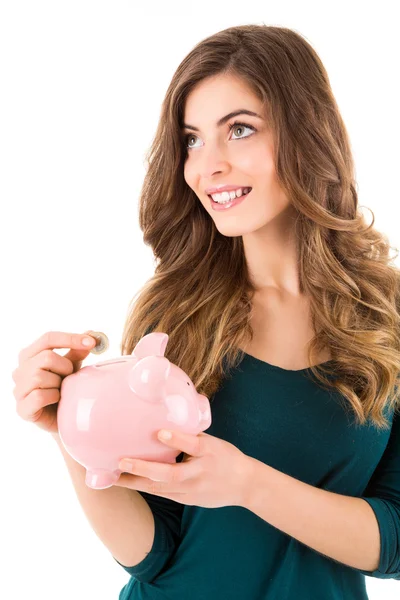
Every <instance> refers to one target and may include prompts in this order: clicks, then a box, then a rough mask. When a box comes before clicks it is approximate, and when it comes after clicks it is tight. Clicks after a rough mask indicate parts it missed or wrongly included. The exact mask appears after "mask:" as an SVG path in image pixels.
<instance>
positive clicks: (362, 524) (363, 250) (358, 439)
mask: <svg viewBox="0 0 400 600" xmlns="http://www.w3.org/2000/svg"><path fill="white" fill-rule="evenodd" d="M148 158H149V168H148V171H147V173H146V177H145V181H144V184H143V189H142V192H141V196H140V200H139V224H140V227H141V229H142V231H143V240H144V243H145V244H146V245H147V246H150V247H151V248H152V250H153V252H154V256H155V257H156V259H157V267H156V271H155V274H154V276H153V277H152V278H151V279H150V280H149V281H148V282H146V284H145V285H144V286H143V288H142V289H141V290H139V292H138V294H137V295H138V298H137V300H136V301H132V305H131V307H130V310H129V315H128V318H127V320H126V323H125V327H124V333H123V340H122V343H121V353H122V354H131V352H132V350H133V349H134V347H135V345H136V344H137V342H138V341H139V340H140V339H141V338H142V337H143V335H145V334H146V333H149V332H150V331H162V332H166V333H168V336H169V341H168V347H167V349H166V352H165V356H166V358H167V359H168V360H169V361H171V362H172V363H174V364H176V365H178V366H179V367H180V368H182V369H183V370H184V371H185V372H186V373H187V374H188V376H189V377H190V378H191V379H192V381H193V383H194V385H195V387H196V390H197V392H198V393H201V394H204V395H206V396H207V397H208V398H209V399H210V404H211V408H212V425H211V427H210V428H209V430H207V435H208V436H210V438H211V439H212V440H215V438H218V439H219V440H220V441H222V440H223V441H225V442H226V443H227V444H230V445H231V446H233V447H234V448H235V449H237V450H240V452H242V453H243V454H244V455H246V456H247V457H250V458H251V459H253V460H256V461H258V466H257V473H258V475H257V477H256V478H254V479H253V480H252V483H251V484H249V486H250V485H251V486H252V494H251V496H252V501H251V502H249V503H243V505H241V506H237V505H234V506H232V505H228V506H221V507H219V508H218V510H212V509H210V508H206V507H203V506H197V505H195V506H190V505H185V506H182V504H180V503H179V500H178V499H177V498H175V500H174V499H172V496H171V498H161V497H159V496H158V495H157V493H154V494H152V493H150V492H149V489H150V488H142V490H144V489H147V492H146V491H142V492H141V493H142V495H143V497H144V498H145V500H146V501H147V502H148V504H149V506H150V508H151V510H152V512H153V515H154V520H155V534H154V543H153V546H152V548H151V551H150V552H149V553H148V555H147V556H146V558H145V559H144V560H143V561H142V562H141V563H139V564H137V565H122V566H123V567H124V568H125V570H126V571H127V572H128V573H129V574H130V575H131V576H132V581H131V583H130V585H129V586H127V587H126V588H125V589H124V591H123V593H122V594H121V596H120V600H139V598H148V599H149V600H150V599H151V600H164V598H167V597H168V598H186V597H188V596H189V597H190V598H191V600H200V598H205V597H207V598H210V600H211V599H213V598H230V599H231V600H236V598H237V599H239V598H240V599H241V598H249V599H250V598H251V599H252V598H257V599H260V600H275V599H276V598H279V599H280V600H290V599H292V598H296V599H297V600H306V599H307V600H308V599H309V598H311V597H315V598H317V597H319V598H324V599H325V600H334V599H336V598H339V597H346V600H363V599H367V594H366V589H365V577H364V576H365V575H370V576H372V577H378V578H395V579H399V578H400V558H399V557H400V552H399V540H400V468H399V465H400V450H399V449H400V429H399V419H398V418H397V419H396V414H395V413H396V410H398V409H399V408H400V394H399V390H398V385H397V384H398V381H399V373H400V318H399V313H400V285H399V284H400V271H399V269H398V268H396V266H395V265H394V264H393V262H392V261H393V257H390V255H389V253H390V250H391V246H390V245H389V243H388V241H387V239H386V236H385V235H384V234H382V233H380V232H379V231H377V229H376V228H374V227H373V223H372V225H368V224H367V222H366V220H365V218H364V216H363V213H362V211H361V210H360V209H359V207H358V197H357V189H356V188H357V184H356V182H355V179H354V164H353V157H352V153H351V145H350V141H349V138H348V135H347V131H346V127H345V124H344V122H343V119H342V117H341V115H340V112H339V109H338V106H337V103H336V101H335V98H334V96H333V93H332V90H331V87H330V84H329V78H328V75H327V72H326V70H325V68H324V66H323V64H322V62H321V60H320V58H319V57H318V55H317V53H316V52H315V50H314V49H313V48H312V46H311V45H310V44H309V43H308V42H307V41H306V40H305V39H304V38H303V37H302V36H301V35H300V34H298V33H297V32H295V31H293V30H290V29H287V28H283V27H273V26H265V25H243V26H238V27H231V28H229V29H225V30H224V31H220V32H218V33H216V34H214V35H212V36H210V37H208V38H206V39H205V40H202V41H201V42H200V43H199V44H197V45H196V46H195V47H194V48H193V50H192V51H191V52H190V53H189V54H188V56H187V57H185V58H184V60H183V61H182V63H181V64H180V65H179V66H178V68H177V70H176V72H175V74H174V75H173V78H172V81H171V83H170V85H169V87H168V89H167V92H166V96H165V99H164V102H163V105H162V112H161V118H160V122H159V124H158V128H157V132H156V135H155V139H154V142H153V144H152V146H151V148H150V151H149V154H148ZM249 189H250V193H247V194H246V190H249ZM237 190H238V191H237ZM210 196H211V197H210ZM212 196H214V198H212ZM352 419H354V422H352ZM224 450H226V446H225V444H221V445H220V452H221V454H222V452H223V451H224ZM230 450H232V448H230ZM186 451H187V449H186ZM208 456H209V457H210V456H211V457H212V454H211V453H210V454H209V455H208ZM188 460H191V458H190V457H189V459H188ZM219 464H222V461H221V462H220V461H219V460H216V459H215V460H213V459H212V458H211V459H210V458H208V460H207V459H205V460H203V461H201V469H202V473H203V477H201V476H200V477H199V479H198V481H197V487H196V486H195V485H194V481H193V482H192V483H193V486H191V487H192V488H193V498H197V499H199V498H203V497H204V488H203V487H202V486H204V485H207V481H208V482H209V481H213V482H214V484H213V489H214V491H216V485H217V484H216V483H215V482H216V481H218V482H219V483H221V482H223V483H224V482H226V481H227V480H228V481H233V479H232V478H231V479H230V476H231V475H232V473H228V474H225V475H226V476H225V475H224V476H223V477H222V476H221V477H220V478H217V479H213V478H212V476H211V475H210V472H211V473H212V472H213V469H218V465H219ZM247 464H249V463H247ZM142 467H143V465H142ZM173 467H174V465H173ZM261 467H262V468H261ZM160 471H161V472H163V471H164V470H163V469H162V468H161V469H160ZM142 472H143V473H145V472H151V473H153V471H151V470H149V471H145V470H143V471H142ZM184 472H186V473H187V472H188V469H169V470H168V473H167V475H168V476H169V475H171V476H172V474H173V473H184ZM154 474H155V477H156V478H157V475H158V474H159V471H157V473H154ZM164 474H165V473H164ZM126 481H128V480H126ZM131 481H132V480H131ZM136 481H137V482H138V485H139V480H136ZM271 481H273V482H274V485H275V487H276V488H279V489H275V490H272V489H271V487H270V484H271ZM230 486H233V483H229V484H228V487H230ZM257 486H258V488H257ZM225 487H226V486H225ZM317 488H320V489H317ZM151 489H153V491H154V492H156V491H157V490H158V491H159V490H160V488H159V487H156V486H154V487H153V488H151ZM231 492H232V489H229V490H228V491H227V497H228V498H232V495H231ZM344 494H348V496H345V495H344ZM225 500H226V497H225ZM228 501H229V500H228ZM269 501H270V502H271V503H269ZM198 502H201V501H200V500H198ZM245 509H246V510H245ZM297 516H298V518H297ZM270 525H273V527H271V526H270ZM339 529H340V535H339V536H338V535H336V533H337V531H338V530H339ZM132 535H133V536H134V532H132ZM375 567H377V568H375ZM367 569H368V570H367ZM215 573H218V577H215Z"/></svg>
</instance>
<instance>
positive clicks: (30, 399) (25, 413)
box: [16, 388, 60, 421]
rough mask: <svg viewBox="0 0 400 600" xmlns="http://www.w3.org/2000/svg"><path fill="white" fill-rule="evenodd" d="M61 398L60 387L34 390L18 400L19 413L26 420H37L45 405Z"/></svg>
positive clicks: (17, 408) (54, 402)
mask: <svg viewBox="0 0 400 600" xmlns="http://www.w3.org/2000/svg"><path fill="white" fill-rule="evenodd" d="M59 399H60V390H58V389H54V388H52V389H49V390H33V392H31V393H30V394H28V395H27V396H26V397H25V398H24V399H23V400H22V401H21V400H19V401H17V406H16V410H17V414H18V415H19V416H20V417H21V418H22V419H24V420H25V421H36V420H37V419H38V418H39V417H40V413H41V412H43V408H44V407H45V406H49V405H50V404H56V403H57V402H58V401H59ZM54 410H56V408H55V409H54Z"/></svg>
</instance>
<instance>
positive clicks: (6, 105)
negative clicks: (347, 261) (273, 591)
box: [0, 0, 400, 600]
mask: <svg viewBox="0 0 400 600" xmlns="http://www.w3.org/2000/svg"><path fill="white" fill-rule="evenodd" d="M396 4H397V3H396V2H395V1H393V2H388V1H386V2H385V1H380V2H379V3H372V2H370V3H369V2H361V1H360V2H338V1H335V2H330V3H328V2H317V1H315V2H310V1H309V2H305V1H302V2H297V1H296V2H295V1H294V2H288V1H285V0H280V1H279V2H274V3H272V2H266V1H263V2H252V1H250V0H247V1H246V2H244V3H240V6H239V3H238V5H236V4H234V3H231V2H229V3H228V2H223V3H218V2H215V1H213V2H207V1H203V2H201V3H197V2H188V1H187V0H186V1H183V2H171V1H169V2H167V3H164V2H161V1H160V2H158V3H157V2H149V1H147V2H145V3H143V4H142V3H138V2H133V1H131V2H127V1H126V0H120V1H116V0H114V1H113V2H111V1H107V2H105V1H101V0H96V1H88V0H79V1H77V0H69V1H68V2H67V1H57V0H53V1H47V2H45V1H43V0H35V1H34V2H32V1H25V2H22V1H18V0H8V1H4V0H3V1H2V2H1V3H0V86H1V93H0V153H1V154H0V199H1V215H0V217H1V218H0V227H1V229H0V244H1V247H0V256H1V280H2V284H1V290H2V291H1V294H0V302H1V310H0V318H1V319H2V322H1V332H2V333H3V340H4V343H3V346H2V349H1V361H2V366H3V368H2V369H1V372H0V378H1V381H0V385H1V403H2V407H3V413H2V418H1V428H2V430H1V432H0V434H1V435H0V439H1V460H2V463H1V466H2V469H1V496H0V503H1V510H0V515H1V540H2V541H1V546H0V548H1V553H2V557H1V563H0V564H1V572H2V575H1V579H0V597H1V598H4V599H5V600H20V599H21V600H22V599H24V598H40V599H41V600H54V599H55V598H57V600H70V599H71V598H75V599H76V600H83V599H89V598H90V599H94V598H96V599H97V598H98V599H100V600H112V599H115V600H117V599H118V595H119V591H120V589H121V588H122V587H123V585H124V584H125V583H126V582H127V581H128V580H129V575H128V573H126V572H125V571H124V570H123V569H122V568H121V567H120V566H119V565H118V564H117V563H116V562H115V561H114V560H113V558H112V557H111V555H110V553H109V552H108V550H107V549H106V548H105V547H104V546H103V545H102V543H101V542H100V541H99V539H98V538H97V536H96V535H95V533H94V532H93V531H92V529H91V527H90V526H89V524H88V521H87V520H86V517H85V516H84V514H83V511H82V509H81V507H80V504H79V503H78V501H77V498H76V495H75V492H74V490H73V487H72V483H71V481H70V479H69V475H68V472H67V469H66V466H65V463H64V461H63V458H62V456H61V453H60V452H59V450H58V447H57V445H56V443H55V442H54V440H53V439H52V438H51V437H50V436H49V434H47V433H46V432H44V431H42V430H40V429H38V428H37V427H35V426H34V425H32V424H30V423H28V422H26V421H23V420H22V419H21V418H20V417H18V416H17V414H16V410H15V405H16V402H15V399H14V396H13V393H12V390H13V388H14V382H13V380H12V377H11V373H12V371H13V370H14V369H15V368H16V366H17V355H18V353H19V351H20V350H21V349H22V348H23V347H25V346H27V345H29V344H31V343H32V342H33V341H34V340H35V339H37V338H38V337H39V336H40V335H42V334H43V333H44V332H46V331H49V330H59V331H67V332H77V333H78V332H79V333H80V332H83V331H85V330H87V329H94V330H101V331H104V332H106V333H107V335H108V336H109V339H110V342H111V346H110V349H109V350H108V352H107V354H106V355H102V357H101V358H102V359H106V358H112V357H114V356H118V355H119V344H120V339H121V335H122V328H123V324H124V321H125V318H126V314H127V309H128V304H129V301H130V300H131V298H132V296H133V295H134V294H135V293H136V292H137V290H138V288H139V287H140V286H141V285H142V284H143V283H144V282H145V281H146V280H147V279H148V278H149V277H150V276H151V275H152V273H153V271H154V263H153V257H152V254H151V251H150V249H149V248H147V247H145V246H144V244H143V241H142V234H141V231H140V230H139V226H138V213H137V211H138V195H139V190H140V187H141V184H142V181H143V177H144V174H145V162H144V161H145V159H144V155H145V152H146V151H147V149H148V147H149V145H150V142H151V139H152V137H153V135H154V133H155V130H156V126H157V122H158V118H159V113H160V107H161V103H162V100H163V97H164V94H165V91H166V89H167V87H168V84H169V82H170V79H171V77H172V75H173V73H174V71H175V69H176V68H177V66H178V64H179V63H180V62H181V60H182V59H183V58H184V57H185V56H186V54H187V53H188V52H189V51H190V50H191V49H192V48H193V46H194V45H195V44H197V43H198V42H199V41H200V40H201V39H203V38H204V37H206V36H208V35H210V34H213V33H216V32H217V31H219V30H221V29H225V28H226V27H230V26H233V25H240V24H245V23H255V24H262V23H265V24H267V25H281V26H285V27H290V28H293V29H295V30H297V31H298V32H299V33H301V34H302V35H304V36H305V37H306V38H307V39H308V41H310V43H311V44H312V45H313V47H314V48H315V49H316V50H317V52H318V54H319V56H320V57H321V59H322V61H323V63H324V64H325V66H326V68H327V70H328V74H329V78H330V81H331V85H332V88H333V92H334V94H335V96H336V98H337V101H338V104H339V107H340V110H341V113H342V115H343V118H344V120H345V123H346V126H347V128H348V131H349V133H350V137H351V143H352V148H353V152H354V157H355V161H356V170H357V181H358V192H359V203H360V205H362V206H365V207H368V208H371V209H372V210H373V211H374V213H375V217H376V222H375V225H376V227H377V228H378V229H379V230H381V231H383V232H385V233H386V234H387V235H388V237H389V239H390V241H391V243H392V245H394V246H396V247H397V246H400V233H399V224H398V223H399V221H398V216H399V209H398V207H399V203H400V193H399V185H398V172H399V158H400V156H399V134H400V131H399V129H400V127H399V124H400V119H399V106H400V101H399V88H398V87H397V86H398V76H397V75H396V73H398V64H399V47H400V39H399V35H398V27H397V24H398V21H397V20H396V19H395V9H396ZM364 212H365V214H366V217H367V220H368V222H370V219H371V214H370V212H369V211H368V210H367V209H365V211H364ZM396 262H397V263H398V261H396ZM65 352H66V351H64V352H62V351H61V353H63V354H65ZM98 360H99V358H96V357H95V356H94V355H89V357H88V358H87V360H86V361H85V364H92V363H93V362H96V361H98ZM367 588H368V592H369V595H370V598H371V599H379V600H381V599H382V598H385V599H386V598H388V599H391V598H395V597H398V595H399V592H400V584H399V582H398V581H395V580H377V579H372V578H367ZM248 600H253V599H248Z"/></svg>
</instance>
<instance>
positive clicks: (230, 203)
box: [208, 188, 253, 210]
mask: <svg viewBox="0 0 400 600" xmlns="http://www.w3.org/2000/svg"><path fill="white" fill-rule="evenodd" d="M247 189H248V190H249V191H248V193H247V194H243V193H242V195H241V196H240V197H237V198H234V199H233V200H229V201H228V202H225V203H219V202H215V201H214V200H213V199H212V197H211V195H209V196H208V197H209V198H210V202H211V208H212V209H213V210H228V209H229V208H233V207H234V206H237V205H238V204H240V203H241V202H243V200H244V199H245V198H247V196H248V195H249V194H250V192H251V190H252V189H253V188H247Z"/></svg>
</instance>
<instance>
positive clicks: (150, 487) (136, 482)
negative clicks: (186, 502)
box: [113, 474, 187, 502]
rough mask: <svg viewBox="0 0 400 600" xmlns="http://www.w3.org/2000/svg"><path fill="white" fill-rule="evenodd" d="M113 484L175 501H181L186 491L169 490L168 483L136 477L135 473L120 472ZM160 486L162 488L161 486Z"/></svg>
mask: <svg viewBox="0 0 400 600" xmlns="http://www.w3.org/2000/svg"><path fill="white" fill-rule="evenodd" d="M113 485H115V486H117V487H125V488H128V489H130V490H136V491H137V492H145V493H146V494H151V495H153V496H161V497H162V498H168V499H169V500H174V501H175V502H182V498H184V497H185V494H186V493H187V492H186V491H185V492H184V491H179V490H177V491H171V490H170V489H168V484H166V483H165V482H161V483H160V482H156V481H151V479H146V478H144V477H136V476H135V475H125V474H122V475H120V476H119V479H118V481H116V482H115V483H113ZM161 486H162V488H161Z"/></svg>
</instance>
